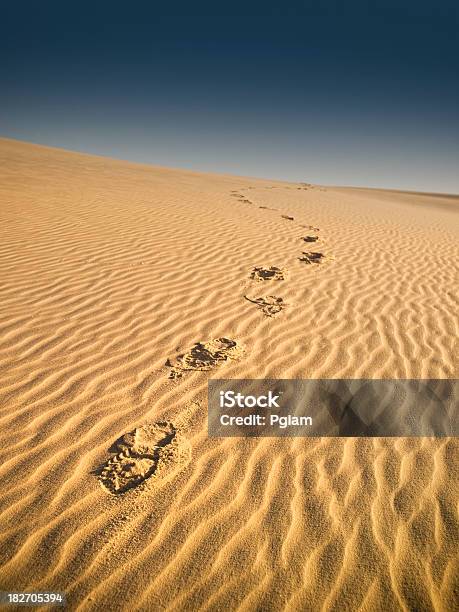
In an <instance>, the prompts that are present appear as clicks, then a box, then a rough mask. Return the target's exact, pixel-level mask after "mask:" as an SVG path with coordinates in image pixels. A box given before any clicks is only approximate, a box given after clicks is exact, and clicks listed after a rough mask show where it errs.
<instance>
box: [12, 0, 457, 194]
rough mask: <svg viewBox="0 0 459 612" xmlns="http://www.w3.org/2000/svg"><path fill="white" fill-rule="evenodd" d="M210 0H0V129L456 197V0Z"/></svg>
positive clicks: (117, 151) (259, 171) (133, 155)
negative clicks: (226, 0)
mask: <svg viewBox="0 0 459 612" xmlns="http://www.w3.org/2000/svg"><path fill="white" fill-rule="evenodd" d="M161 4H163V5H165V4H166V3H165V2H164V3H161ZM219 4H221V3H218V2H214V3H212V4H209V5H208V6H205V5H203V4H202V3H201V4H196V3H192V2H188V3H187V4H180V3H177V2H170V3H169V6H168V8H165V7H164V6H161V5H160V3H158V2H155V1H154V0H153V1H150V2H148V3H146V2H135V1H133V0H131V1H129V2H123V3H117V2H115V1H112V2H104V1H96V0H93V2H91V3H86V2H83V1H79V2H73V3H67V2H62V0H60V1H59V2H50V1H46V0H42V1H41V2H36V1H35V0H29V1H24V0H17V1H15V2H9V3H6V2H5V3H2V7H1V18H0V21H1V24H0V91H1V94H0V135H2V136H6V137H10V138H17V139H22V140H28V141H32V142H37V143H42V144H47V145H51V146H59V147H64V148H67V149H72V150H78V151H85V152H89V153H96V154H101V155H108V156H111V157H117V158H121V159H130V160H133V161H142V162H149V163H154V164H159V165H163V166H173V167H182V168H190V169H194V170H203V171H212V172H225V173H231V174H241V175H249V176H250V175H251V176H260V177H268V178H273V179H274V178H276V179H286V180H294V181H308V182H317V183H323V184H338V185H358V186H375V187H388V188H401V189H415V190H422V191H439V192H450V193H459V35H458V32H459V3H458V2H457V1H455V2H453V1H449V0H447V1H442V0H439V1H438V2H434V1H430V2H424V0H418V1H416V2H414V1H413V2H412V1H409V2H403V0H399V1H398V2H393V1H392V0H387V1H385V2H381V3H378V2H371V1H367V2H352V0H350V1H349V2H344V1H341V2H337V1H331V0H330V1H328V2H302V3H293V2H288V3H280V2H279V3H273V4H270V3H269V2H268V1H266V2H264V3H259V4H255V3H251V4H250V6H251V8H250V9H249V8H247V7H246V8H245V9H242V8H241V9H238V8H237V5H236V4H235V3H231V5H230V6H228V7H226V8H225V6H224V5H221V6H219ZM285 4H287V6H285Z"/></svg>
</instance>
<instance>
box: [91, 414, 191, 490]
mask: <svg viewBox="0 0 459 612" xmlns="http://www.w3.org/2000/svg"><path fill="white" fill-rule="evenodd" d="M112 448H113V452H114V453H115V454H114V455H113V456H112V457H111V458H110V459H109V460H108V461H107V462H106V463H105V465H103V466H102V468H101V469H100V470H99V473H98V476H99V482H100V484H101V485H102V487H103V488H104V489H106V490H107V491H108V492H109V493H112V494H113V495H118V494H120V493H125V492H126V491H127V490H128V489H132V488H133V487H137V486H138V485H140V484H141V483H142V482H144V481H145V480H147V479H148V478H152V479H155V480H156V479H158V480H165V479H169V478H171V477H172V476H174V475H175V474H177V472H178V471H180V470H182V469H183V468H184V467H185V466H186V465H187V464H188V463H189V461H190V459H191V445H190V443H189V441H188V440H187V439H186V438H185V437H183V435H182V433H181V432H180V430H179V429H178V428H177V427H175V425H174V424H173V423H171V422H170V421H164V422H158V423H147V424H145V425H143V426H142V427H136V428H135V429H134V430H133V431H131V432H129V433H127V434H124V435H123V436H122V437H121V438H120V439H119V440H117V442H116V443H115V444H114V446H113V447H112Z"/></svg>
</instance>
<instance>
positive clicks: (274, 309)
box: [244, 295, 286, 317]
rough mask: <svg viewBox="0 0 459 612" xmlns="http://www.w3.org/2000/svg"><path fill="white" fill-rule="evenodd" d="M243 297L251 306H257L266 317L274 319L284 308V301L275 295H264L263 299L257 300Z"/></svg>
mask: <svg viewBox="0 0 459 612" xmlns="http://www.w3.org/2000/svg"><path fill="white" fill-rule="evenodd" d="M244 297H245V299H246V300H248V301H249V302H252V303H253V304H256V305H257V306H259V308H260V309H261V310H262V312H263V314H265V315H266V316H267V317H274V316H275V315H276V314H278V313H279V312H281V311H282V310H283V309H284V308H285V306H286V304H285V302H284V300H283V299H282V298H280V297H276V296H275V295H266V296H264V297H258V298H251V297H249V296H247V295H244Z"/></svg>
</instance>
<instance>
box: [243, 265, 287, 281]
mask: <svg viewBox="0 0 459 612" xmlns="http://www.w3.org/2000/svg"><path fill="white" fill-rule="evenodd" d="M285 276H286V270H283V269H282V268H278V267H277V266H270V267H269V268H263V267H262V266H259V267H256V268H254V269H253V270H252V272H251V273H250V278H251V279H253V280H256V281H267V280H276V281H280V280H284V279H285Z"/></svg>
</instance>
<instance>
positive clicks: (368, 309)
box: [0, 140, 459, 611]
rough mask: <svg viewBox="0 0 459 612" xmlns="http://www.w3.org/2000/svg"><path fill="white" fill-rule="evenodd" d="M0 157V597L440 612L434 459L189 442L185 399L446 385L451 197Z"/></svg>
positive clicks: (454, 564) (345, 447)
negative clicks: (215, 383)
mask: <svg viewBox="0 0 459 612" xmlns="http://www.w3.org/2000/svg"><path fill="white" fill-rule="evenodd" d="M0 157H1V163H0V174H1V179H0V190H1V191H0V215H1V222H0V235H1V240H0V300H1V301H0V453H1V465H0V482H1V486H0V512H1V514H0V551H1V552H0V563H1V569H0V587H1V589H2V590H8V589H14V590H53V591H61V592H64V593H66V595H67V599H68V604H69V607H70V608H71V609H79V610H134V609H136V610H159V609H168V610H235V609H239V610H318V609H324V610H345V609H349V610H356V609H360V610H368V611H370V610H371V611H374V610H386V611H387V610H431V609H436V610H445V611H451V610H453V609H454V608H455V606H457V605H458V589H459V578H458V577H459V561H458V552H457V551H458V550H459V523H458V514H457V510H458V478H457V474H458V473H459V465H458V463H459V453H458V442H457V439H454V438H444V439H432V438H417V439H415V438H401V439H389V438H374V439H368V438H362V439H355V438H341V439H337V438H318V439H305V438H295V439H293V438H291V439H269V438H265V439H262V438H260V439H239V438H228V439H210V438H208V437H207V400H206V397H207V396H206V393H207V380H208V379H209V377H221V378H265V377H270V378H276V377H279V378H317V377H322V378H427V377H432V378H455V377H457V355H458V327H459V325H458V312H459V309H458V295H457V289H458V256H459V240H458V238H459V216H458V214H457V213H458V212H459V206H458V203H459V199H458V198H456V197H451V196H441V195H436V194H427V195H419V194H416V193H402V192H396V191H381V190H370V189H350V188H331V187H322V186H316V185H308V184H293V183H285V182H276V181H267V180H259V179H250V178H241V177H234V176H226V175H211V174H199V173H195V172H188V171H183V170H171V169H167V168H161V167H156V166H147V165H139V164H133V163H128V162H124V161H115V160H111V159H105V158H102V157H95V156H89V155H82V154H75V153H70V152H66V151H62V150H58V149H51V148H46V147H41V146H37V145H30V144H25V143H19V142H15V141H12V140H1V141H0ZM305 175H306V178H307V168H305Z"/></svg>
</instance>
